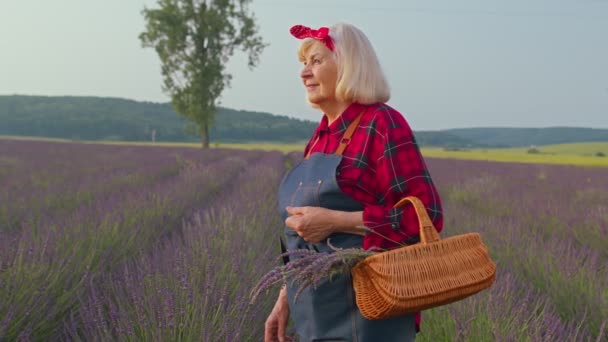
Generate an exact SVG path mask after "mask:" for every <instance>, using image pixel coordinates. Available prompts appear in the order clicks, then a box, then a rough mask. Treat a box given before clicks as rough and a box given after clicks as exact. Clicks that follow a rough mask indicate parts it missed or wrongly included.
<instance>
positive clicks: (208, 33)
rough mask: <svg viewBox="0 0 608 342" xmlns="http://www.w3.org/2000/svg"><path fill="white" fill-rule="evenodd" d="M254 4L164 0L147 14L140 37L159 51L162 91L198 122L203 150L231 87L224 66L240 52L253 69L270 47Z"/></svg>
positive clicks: (177, 108) (179, 110)
mask: <svg viewBox="0 0 608 342" xmlns="http://www.w3.org/2000/svg"><path fill="white" fill-rule="evenodd" d="M250 2H251V0H208V1H207V0H159V1H158V3H157V4H158V7H159V8H156V9H147V8H146V9H144V10H143V15H144V18H145V21H146V30H145V31H144V32H142V33H141V34H140V36H139V38H140V40H141V42H142V44H143V46H144V47H151V48H154V49H155V50H156V53H157V54H158V57H159V58H160V60H161V64H162V67H161V73H162V76H163V91H165V92H167V93H168V94H169V95H170V96H171V99H172V101H171V103H172V105H173V108H174V110H175V111H176V112H177V113H179V114H181V115H183V116H184V117H185V118H187V119H188V120H190V121H191V122H192V123H194V124H195V126H196V128H197V130H198V132H199V133H200V135H201V142H202V145H203V147H209V129H210V127H211V125H212V124H213V121H214V117H215V114H216V112H217V104H218V98H219V97H220V95H221V93H222V91H223V90H224V89H225V88H226V87H229V86H230V80H231V78H232V75H230V74H229V73H227V72H226V68H225V64H226V63H227V62H228V60H229V58H230V57H231V56H232V55H233V54H234V51H235V49H236V48H239V49H241V50H242V51H244V52H245V53H247V54H248V65H249V67H250V68H253V67H255V66H256V65H257V63H258V62H259V58H260V54H261V53H262V51H263V49H264V47H265V46H266V45H267V44H265V43H264V42H263V41H262V38H261V37H260V36H259V35H258V33H257V31H258V28H257V26H256V24H255V19H254V15H253V13H251V12H250V11H249V9H248V5H249V3H250Z"/></svg>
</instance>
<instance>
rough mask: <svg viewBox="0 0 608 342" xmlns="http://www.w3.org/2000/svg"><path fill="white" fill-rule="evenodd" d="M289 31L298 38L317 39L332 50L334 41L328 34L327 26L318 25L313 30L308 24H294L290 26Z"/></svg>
mask: <svg viewBox="0 0 608 342" xmlns="http://www.w3.org/2000/svg"><path fill="white" fill-rule="evenodd" d="M289 32H290V33H291V35H292V36H294V37H296V38H298V39H304V38H313V39H316V40H319V41H321V42H323V44H325V46H327V48H328V49H330V50H331V51H334V41H333V40H332V39H331V37H330V36H329V28H327V27H320V28H319V29H318V30H314V29H311V28H310V27H308V26H304V25H295V26H292V27H291V29H290V30H289Z"/></svg>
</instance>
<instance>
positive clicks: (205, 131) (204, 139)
mask: <svg viewBox="0 0 608 342" xmlns="http://www.w3.org/2000/svg"><path fill="white" fill-rule="evenodd" d="M201 143H202V145H203V148H209V125H207V123H204V124H203V126H202V127H201Z"/></svg>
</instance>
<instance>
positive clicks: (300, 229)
mask: <svg viewBox="0 0 608 342" xmlns="http://www.w3.org/2000/svg"><path fill="white" fill-rule="evenodd" d="M286 210H287V214H289V217H287V219H286V220H285V225H286V226H287V227H289V228H291V229H293V230H294V231H295V232H296V233H298V235H300V237H301V238H302V239H304V241H306V242H311V243H318V242H321V241H323V239H325V238H326V237H328V236H329V235H331V234H332V233H333V232H334V229H335V227H336V225H335V217H334V216H335V215H334V214H335V211H333V210H329V209H325V208H321V207H287V208H286Z"/></svg>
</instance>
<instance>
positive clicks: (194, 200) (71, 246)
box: [0, 153, 259, 340]
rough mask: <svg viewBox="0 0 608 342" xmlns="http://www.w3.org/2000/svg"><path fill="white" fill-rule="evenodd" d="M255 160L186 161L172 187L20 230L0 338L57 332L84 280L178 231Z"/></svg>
mask: <svg viewBox="0 0 608 342" xmlns="http://www.w3.org/2000/svg"><path fill="white" fill-rule="evenodd" d="M258 155H259V154H258ZM255 157H256V154H252V153H240V154H239V153H235V155H234V156H231V157H228V158H224V159H223V160H222V161H221V162H218V163H214V164H211V165H204V164H197V163H192V164H191V166H189V167H188V168H185V169H184V170H183V171H182V172H181V173H180V175H179V177H176V178H175V179H173V180H172V181H171V182H165V183H161V184H159V185H156V186H154V187H151V188H149V189H146V188H143V189H142V191H135V192H132V193H125V194H122V196H125V199H124V200H122V201H120V202H119V203H120V205H118V206H116V205H114V203H113V202H112V201H111V200H109V201H102V202H100V203H99V206H98V207H97V208H96V210H94V211H95V212H97V213H98V214H99V216H92V215H90V213H91V212H90V211H89V212H87V211H85V212H83V213H82V214H81V215H76V216H75V217H74V218H75V219H74V220H73V222H72V224H70V225H68V226H61V227H57V226H49V227H31V229H26V230H24V231H23V234H22V236H21V239H19V241H18V243H17V244H16V245H17V248H16V252H15V254H14V257H13V258H12V260H11V262H10V263H8V264H7V263H3V265H2V266H1V267H0V269H2V271H0V293H2V296H1V297H0V317H3V318H2V321H1V323H2V324H0V339H2V338H6V339H9V340H12V339H15V338H19V337H20V336H21V337H28V338H33V339H44V338H47V337H49V336H53V335H55V334H57V333H58V331H59V330H60V327H61V324H62V321H63V320H65V319H66V317H68V315H69V314H70V312H72V311H73V310H74V309H75V308H76V307H77V306H78V298H80V297H82V296H83V295H84V292H83V291H84V288H85V287H84V285H85V284H87V282H89V281H91V280H92V279H96V277H97V276H98V275H100V274H106V273H108V272H111V271H112V270H113V269H114V268H115V267H116V265H118V264H120V263H121V262H124V261H125V260H128V259H129V258H130V257H131V256H133V255H136V254H137V253H140V251H146V250H150V249H151V248H152V247H154V246H155V245H157V244H158V243H159V241H160V240H161V239H162V238H163V237H164V236H166V235H170V234H174V233H176V232H177V231H179V228H180V227H181V222H182V219H183V217H184V216H185V215H187V214H188V213H190V212H192V211H193V210H194V209H196V208H200V206H202V205H204V203H205V202H206V201H209V200H211V199H212V198H213V196H214V195H215V194H216V193H218V192H219V191H221V188H222V187H223V186H225V185H226V184H227V182H228V181H229V180H230V179H231V178H232V177H234V176H236V175H237V174H238V173H240V172H242V171H243V170H244V168H245V166H246V165H247V163H248V161H249V160H251V159H252V158H255ZM39 228H40V229H39Z"/></svg>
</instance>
